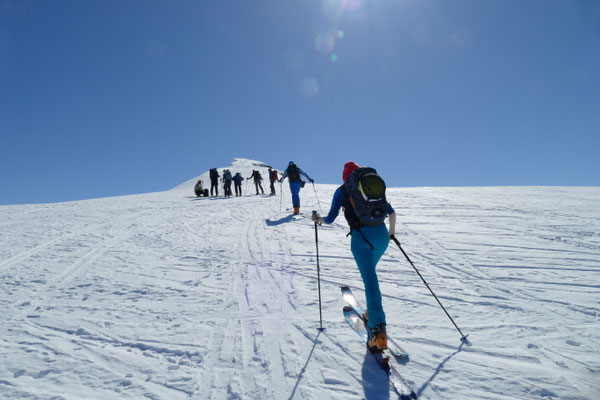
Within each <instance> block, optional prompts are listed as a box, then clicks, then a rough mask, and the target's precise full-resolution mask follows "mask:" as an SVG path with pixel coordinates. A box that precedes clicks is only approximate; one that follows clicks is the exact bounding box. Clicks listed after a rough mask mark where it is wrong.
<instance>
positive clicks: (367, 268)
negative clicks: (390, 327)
mask: <svg viewBox="0 0 600 400" xmlns="http://www.w3.org/2000/svg"><path fill="white" fill-rule="evenodd" d="M360 230H361V232H362V234H363V235H364V236H365V238H366V239H367V240H368V241H369V242H371V244H372V245H373V247H375V248H374V249H371V246H369V244H368V243H367V242H366V241H365V240H364V239H363V237H362V236H361V232H358V231H356V230H354V231H353V232H352V244H351V248H352V254H353V255H354V260H355V261H356V264H357V265H358V269H359V271H360V275H361V277H362V279H363V284H364V285H365V296H366V298H367V310H368V314H369V319H368V321H367V322H368V324H369V327H370V328H372V327H374V326H375V325H377V324H379V323H381V322H383V323H385V313H384V311H383V305H382V302H381V291H380V289H379V280H378V279H377V272H376V271H375V268H376V266H377V262H378V261H379V259H380V258H381V256H382V255H383V253H384V252H385V250H386V249H387V246H388V244H389V237H388V231H387V228H386V227H385V225H380V226H375V227H368V226H363V227H361V228H360Z"/></svg>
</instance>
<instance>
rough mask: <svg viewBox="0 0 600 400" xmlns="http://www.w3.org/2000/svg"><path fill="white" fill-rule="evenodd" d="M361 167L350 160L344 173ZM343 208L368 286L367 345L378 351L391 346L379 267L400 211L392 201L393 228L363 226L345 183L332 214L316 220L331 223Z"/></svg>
mask: <svg viewBox="0 0 600 400" xmlns="http://www.w3.org/2000/svg"><path fill="white" fill-rule="evenodd" d="M358 168H359V166H358V165H357V164H356V163H354V162H353V161H349V162H347V163H346V164H345V165H344V171H343V173H342V179H343V180H344V182H346V179H348V177H349V176H350V174H351V173H352V172H353V171H355V170H356V169H358ZM341 207H343V208H344V216H345V217H346V220H347V221H348V225H350V234H351V236H352V240H351V245H350V248H351V250H352V255H353V256H354V260H355V261H356V264H357V265H358V270H359V271H360V275H361V277H362V280H363V284H364V285H365V295H366V297H367V310H368V316H367V315H364V316H363V318H365V319H366V320H367V325H368V326H369V330H370V332H369V340H368V343H367V344H368V347H369V349H370V350H371V351H373V352H378V351H381V350H383V349H385V348H387V332H386V328H385V324H386V322H385V313H384V312H383V305H382V302H381V291H380V290H379V281H378V279H377V273H376V272H375V268H376V267H377V263H378V262H379V259H380V258H381V256H382V255H383V253H384V252H385V250H386V249H387V247H388V244H389V242H390V237H391V236H393V235H394V234H395V232H396V213H395V211H394V209H393V208H392V206H391V204H389V203H388V209H387V214H388V215H389V223H390V229H389V231H388V229H387V227H386V226H385V224H381V225H378V226H365V225H361V224H360V222H359V221H358V217H357V216H356V213H355V212H354V209H353V207H352V205H351V204H350V201H349V198H348V195H347V193H346V190H345V188H344V185H343V184H342V186H340V187H339V188H338V189H337V190H336V191H335V194H334V196H333V201H332V203H331V209H330V210H329V214H328V215H327V216H326V217H321V216H320V215H318V214H316V213H315V214H313V217H312V219H313V221H314V222H317V223H326V224H331V223H333V221H335V219H336V217H337V216H338V213H339V211H340V208H341Z"/></svg>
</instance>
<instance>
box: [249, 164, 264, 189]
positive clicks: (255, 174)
mask: <svg viewBox="0 0 600 400" xmlns="http://www.w3.org/2000/svg"><path fill="white" fill-rule="evenodd" d="M250 178H254V186H255V187H256V194H259V193H258V189H259V188H260V191H261V193H262V194H265V190H264V189H263V187H262V183H261V181H262V180H263V178H262V176H261V175H260V172H258V171H257V170H255V169H253V170H252V175H250ZM250 178H246V179H250Z"/></svg>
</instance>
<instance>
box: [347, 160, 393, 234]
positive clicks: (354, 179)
mask: <svg viewBox="0 0 600 400" xmlns="http://www.w3.org/2000/svg"><path fill="white" fill-rule="evenodd" d="M344 189H345V192H346V195H347V198H348V201H349V203H350V204H351V206H352V208H353V210H354V213H355V214H356V218H357V219H358V224H357V225H358V226H355V227H352V228H356V227H360V226H362V225H366V226H378V225H381V224H383V223H384V221H385V217H386V216H387V213H388V202H387V200H386V198H385V182H384V181H383V179H381V177H380V176H379V175H377V171H376V170H375V169H374V168H370V167H363V168H358V169H357V170H355V171H354V172H352V174H350V176H349V177H348V179H346V182H345V183H344ZM349 222H350V221H349Z"/></svg>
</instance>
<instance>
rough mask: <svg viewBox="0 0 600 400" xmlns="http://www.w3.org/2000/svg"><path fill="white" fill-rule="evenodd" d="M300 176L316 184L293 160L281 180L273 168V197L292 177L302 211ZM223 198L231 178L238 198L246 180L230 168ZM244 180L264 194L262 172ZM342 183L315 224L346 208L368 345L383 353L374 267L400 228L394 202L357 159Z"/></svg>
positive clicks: (228, 193) (295, 202)
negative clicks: (360, 283)
mask: <svg viewBox="0 0 600 400" xmlns="http://www.w3.org/2000/svg"><path fill="white" fill-rule="evenodd" d="M302 176H304V177H306V178H307V179H308V181H310V182H311V183H314V180H313V179H312V178H311V177H309V176H308V175H307V174H306V173H305V172H304V171H303V170H302V169H301V168H300V167H298V166H297V165H296V164H295V163H294V162H293V161H290V162H289V164H288V166H287V168H286V169H285V171H284V172H283V174H282V175H281V178H280V179H277V178H278V176H277V171H276V170H273V169H272V168H269V180H270V183H271V195H274V194H275V186H274V183H275V182H279V183H283V180H284V179H285V178H288V180H289V185H290V191H291V193H292V206H293V208H294V214H298V213H299V212H300V195H299V193H300V189H301V188H302V187H304V184H305V182H304V181H303V180H302ZM210 179H211V190H210V194H211V196H213V189H214V195H216V196H218V195H219V191H218V180H219V174H218V172H217V169H216V168H213V169H211V170H210ZM222 179H223V182H224V188H225V196H231V181H233V182H234V183H235V191H236V196H241V195H242V188H241V182H242V181H243V180H244V178H243V177H242V176H241V175H240V173H239V172H238V173H237V174H236V175H235V176H233V177H232V176H231V172H230V171H229V170H227V169H226V170H224V171H223V178H222ZM246 179H254V185H255V187H256V194H257V195H258V194H259V189H260V192H261V193H262V194H264V190H263V188H262V184H261V181H262V180H263V178H262V176H261V175H260V172H259V171H257V170H253V171H252V175H251V176H250V177H248V178H246ZM342 181H343V184H342V185H341V186H340V187H338V189H337V190H336V191H335V194H334V196H333V200H332V203H331V207H330V210H329V213H328V214H327V216H325V217H322V216H320V215H319V214H318V213H316V212H313V215H312V220H313V221H314V222H315V229H316V225H317V224H319V225H320V224H323V223H325V224H331V223H333V222H334V221H335V219H336V218H337V216H338V213H339V210H340V208H342V209H343V210H344V217H345V218H346V221H347V222H348V225H349V227H350V233H349V235H351V246H350V248H351V251H352V254H353V256H354V260H355V262H356V264H357V266H358V269H359V271H360V274H361V277H362V280H363V284H364V287H365V295H366V300H367V312H365V314H364V315H363V316H362V317H363V320H364V321H365V324H366V325H367V326H368V330H369V337H368V340H367V347H368V348H369V350H371V351H372V352H381V351H383V349H386V348H387V333H386V319H385V313H384V311H383V305H382V296H381V291H380V289H379V282H378V279H377V273H376V271H375V269H376V266H377V263H378V262H379V259H380V258H381V256H382V255H383V253H384V252H385V250H386V249H387V247H388V244H389V241H390V238H393V237H394V234H395V231H396V213H395V211H394V209H393V208H392V205H391V204H390V203H388V202H387V200H386V198H385V183H384V181H383V180H382V179H381V178H380V177H379V175H377V171H375V170H374V169H373V168H361V167H360V166H359V165H357V164H356V163H354V162H353V161H349V162H347V163H346V164H345V165H344V168H343V171H342ZM388 216H389V225H390V227H389V230H388V228H387V227H386V225H385V218H386V217H388Z"/></svg>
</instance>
